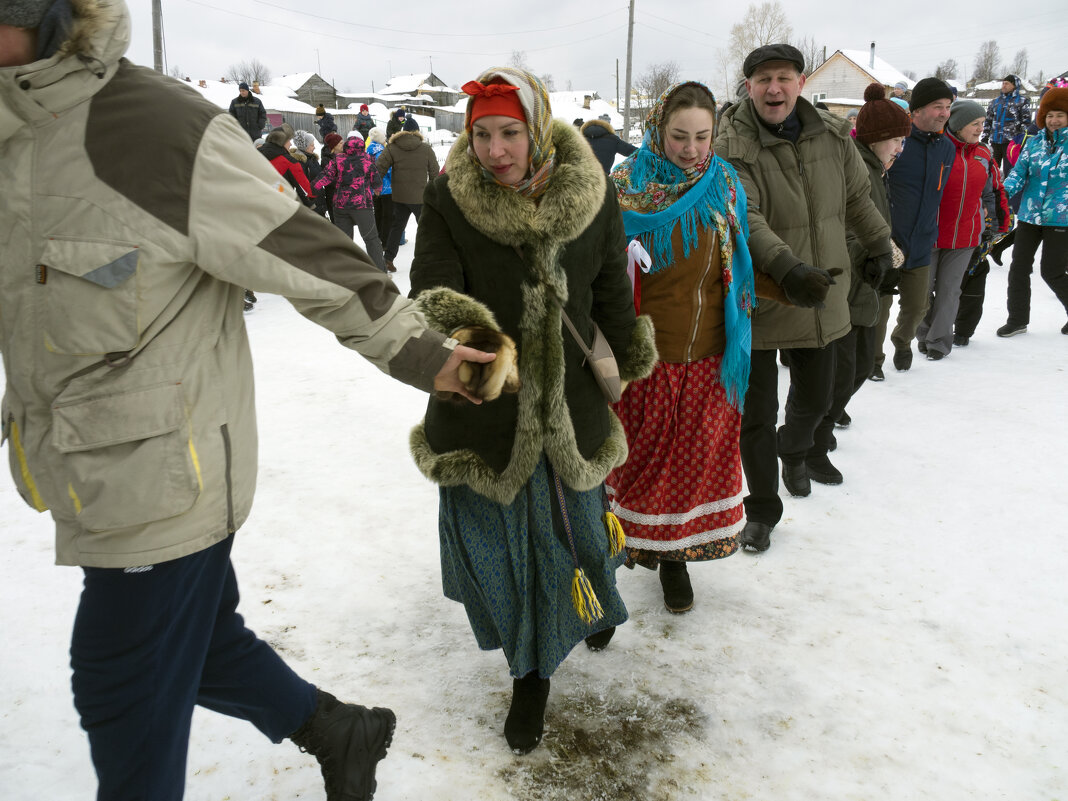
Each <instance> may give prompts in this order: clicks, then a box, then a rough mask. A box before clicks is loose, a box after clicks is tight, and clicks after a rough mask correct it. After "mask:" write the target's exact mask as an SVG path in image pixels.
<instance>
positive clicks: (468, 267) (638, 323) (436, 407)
mask: <svg viewBox="0 0 1068 801" xmlns="http://www.w3.org/2000/svg"><path fill="white" fill-rule="evenodd" d="M553 142H554V144H555V146H556V168H555V171H554V172H553V175H552V178H551V179H550V181H549V185H548V187H547V188H546V190H545V192H544V194H543V195H542V196H541V198H540V200H539V202H538V203H535V202H534V201H533V200H532V199H530V198H527V197H524V196H522V195H520V194H519V193H517V192H515V191H513V190H511V189H508V188H505V187H501V186H498V185H497V184H493V183H490V182H488V181H486V179H485V178H484V177H483V175H482V171H481V169H480V167H479V166H478V165H477V164H476V163H474V161H473V160H472V159H470V158H469V157H468V155H467V135H466V134H465V135H462V136H461V137H460V139H459V140H458V141H457V142H456V144H455V145H454V146H453V148H452V151H451V152H450V154H449V157H448V159H447V160H446V163H445V165H446V174H445V175H443V176H441V177H440V178H437V179H436V180H435V181H433V182H432V183H431V184H430V185H429V186H427V189H426V193H425V195H424V198H423V211H422V216H421V217H420V219H419V236H418V239H417V240H416V252H415V260H414V261H413V263H412V272H411V280H412V290H411V295H412V297H414V298H417V300H418V303H419V305H420V307H421V308H422V310H423V312H424V314H425V315H426V318H427V322H428V323H429V325H430V327H431V328H435V329H437V330H439V331H442V332H444V333H446V334H451V333H452V332H454V331H456V330H457V329H459V328H463V327H465V326H469V325H488V326H490V327H492V328H495V329H499V330H502V331H504V332H505V333H507V334H508V335H509V336H511V337H512V339H514V340H515V341H516V343H517V345H518V350H519V376H520V380H521V382H522V386H521V388H520V390H519V393H518V394H514V395H502V396H501V397H500V398H499V399H497V400H495V401H491V402H488V403H484V404H482V405H480V406H476V405H474V404H470V403H466V402H463V403H460V402H456V401H450V400H441V399H438V398H435V397H431V399H430V402H429V404H428V406H427V412H426V417H425V418H424V420H423V422H422V423H420V424H419V425H418V426H417V427H416V428H415V429H414V430H413V431H412V436H411V446H412V453H413V455H414V457H415V461H416V464H417V465H418V467H419V469H420V470H421V471H422V472H423V474H424V475H426V476H427V477H428V478H429V479H431V480H432V481H435V482H437V483H438V484H442V485H445V486H457V485H461V484H466V485H468V486H470V487H471V488H472V489H474V490H475V491H476V492H479V493H480V494H482V495H485V496H486V497H488V498H490V499H492V500H494V501H497V502H499V503H510V502H511V501H512V499H513V498H514V497H515V495H516V493H517V492H518V491H519V490H520V489H521V488H522V487H523V485H524V484H525V483H526V482H527V480H528V479H529V478H530V476H531V474H532V473H533V471H534V468H535V466H536V465H537V463H538V460H539V459H540V458H541V454H542V453H543V452H544V453H545V454H546V455H547V456H548V458H549V460H550V462H551V463H552V465H553V467H554V468H555V469H556V471H557V473H558V474H559V475H560V478H561V479H562V480H563V481H564V483H566V484H567V485H568V486H569V487H572V488H573V489H576V490H588V489H592V488H593V487H596V486H597V485H598V484H600V483H601V482H602V481H603V480H604V478H605V476H606V475H607V474H608V471H609V470H611V469H612V468H613V467H616V466H617V465H620V464H622V463H623V461H624V460H625V459H626V456H627V444H626V437H625V436H624V433H623V429H622V426H621V425H620V423H619V420H618V419H616V416H615V414H613V413H612V411H611V410H610V409H609V407H608V404H607V402H606V401H605V399H604V396H603V395H602V394H601V391H600V389H599V388H598V386H597V383H596V381H595V379H594V377H593V374H592V372H591V371H590V368H589V367H588V366H586V365H585V364H584V357H583V355H582V352H581V351H580V350H579V347H578V345H577V344H576V343H575V341H574V339H573V338H572V336H571V334H570V332H568V331H567V330H566V329H565V328H564V326H563V323H562V321H561V316H560V309H559V307H558V306H557V304H556V303H555V302H554V301H553V296H554V295H555V296H556V297H558V298H559V299H560V300H561V301H562V302H563V303H564V307H565V308H566V310H567V314H568V316H569V317H570V318H571V321H572V322H573V323H574V324H575V327H576V328H577V329H578V331H579V333H580V334H581V335H582V336H583V338H584V339H585V340H586V342H587V343H589V342H590V341H591V340H592V337H593V322H594V321H596V323H597V325H598V326H600V328H601V330H602V331H603V332H604V335H605V338H606V339H607V340H608V342H609V344H611V346H612V350H613V352H614V353H615V354H616V359H617V361H618V363H619V368H620V376H621V377H622V378H623V380H625V381H633V380H637V379H639V378H643V377H645V376H647V375H648V374H649V373H650V372H651V371H652V368H653V365H654V364H655V362H656V346H655V345H654V339H653V329H652V324H651V322H650V321H649V319H648V318H647V317H641V318H635V315H634V303H633V296H632V290H631V285H630V280H629V279H628V278H627V273H626V266H627V259H626V252H625V248H626V239H625V237H624V234H623V221H622V218H621V217H620V212H619V206H618V203H617V201H616V194H615V191H614V189H613V188H612V187H611V186H609V185H608V184H607V181H606V180H605V175H604V171H603V170H602V169H601V167H600V165H599V164H598V163H597V161H596V159H595V158H594V157H593V154H592V153H591V152H590V149H589V147H588V146H587V145H586V143H585V142H584V141H583V140H582V139H581V137H580V135H579V134H578V133H577V132H576V131H575V130H574V129H573V128H572V127H571V126H570V125H567V124H566V123H563V122H560V121H554V123H553Z"/></svg>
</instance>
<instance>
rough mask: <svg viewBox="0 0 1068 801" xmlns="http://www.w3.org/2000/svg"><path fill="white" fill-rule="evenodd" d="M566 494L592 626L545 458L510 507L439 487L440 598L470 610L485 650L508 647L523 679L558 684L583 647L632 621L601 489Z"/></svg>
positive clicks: (512, 669) (620, 559)
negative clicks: (560, 672)
mask: <svg viewBox="0 0 1068 801" xmlns="http://www.w3.org/2000/svg"><path fill="white" fill-rule="evenodd" d="M563 491H564V499H565V503H566V504H567V514H568V519H569V520H570V522H571V532H572V535H573V538H574V544H575V553H576V554H577V556H578V561H579V564H580V565H581V566H582V570H583V572H584V573H585V574H586V577H587V578H588V579H589V580H590V583H591V584H592V585H593V589H594V592H595V593H596V595H597V599H598V600H599V601H600V603H601V607H602V608H603V609H604V616H603V617H601V618H600V619H598V620H595V621H594V622H593V623H592V624H589V625H587V624H586V623H585V622H583V620H582V619H581V618H580V617H579V615H578V613H577V612H576V611H575V607H574V606H573V605H572V602H571V582H572V579H573V577H574V575H575V561H574V558H573V556H572V549H571V546H570V544H569V542H568V535H567V531H566V530H565V528H564V521H563V516H562V515H561V513H560V503H559V501H558V500H557V495H556V487H555V485H554V482H553V475H552V471H551V468H550V467H549V462H548V460H547V459H546V458H545V456H544V455H543V456H542V458H541V461H540V462H539V463H538V466H537V468H536V469H535V470H534V474H533V475H532V476H531V477H530V479H528V481H527V483H526V485H524V487H523V489H521V490H520V491H519V494H518V495H517V496H516V497H515V499H514V500H513V501H512V502H511V503H510V504H507V505H505V504H500V503H496V502H494V501H491V500H489V499H488V498H486V497H485V496H484V495H479V494H478V493H477V492H475V491H474V490H472V489H471V488H470V487H467V486H459V487H441V488H440V495H441V504H440V509H439V516H438V522H439V535H440V540H441V582H442V589H443V590H444V592H445V596H446V597H447V598H451V599H452V600H454V601H459V602H460V603H462V604H463V605H464V608H465V609H466V610H467V617H468V620H470V621H471V629H472V630H473V631H474V633H475V639H476V640H477V641H478V645H479V647H480V648H482V649H483V650H487V651H489V650H494V649H496V648H502V649H503V650H504V655H505V657H506V658H507V660H508V665H509V668H510V672H511V674H512V676H515V677H517V678H518V677H521V676H525V675H526V674H527V673H530V672H531V671H534V670H536V671H538V675H540V676H541V677H542V678H548V677H550V676H552V674H553V672H554V671H555V670H556V668H557V667H558V666H559V665H560V663H561V662H563V661H564V658H565V657H566V656H567V655H568V653H570V651H571V649H572V648H574V647H575V646H576V645H577V644H578V643H579V642H581V641H582V640H583V639H584V638H586V637H588V636H590V635H591V634H594V633H596V632H598V631H601V630H602V629H606V628H608V627H609V626H618V625H620V624H621V623H623V622H624V621H625V620H626V619H627V608H626V607H625V606H624V605H623V599H622V598H620V597H619V592H618V591H617V590H616V575H615V572H616V568H618V567H619V566H620V565H621V564H623V560H624V558H625V554H624V553H620V554H618V555H616V556H610V555H609V553H610V549H609V540H608V534H607V531H606V530H605V525H604V520H603V517H604V512H605V492H604V487H603V485H602V486H600V487H597V488H595V489H592V490H588V491H586V492H576V491H574V490H572V489H569V488H568V487H566V486H564V487H563Z"/></svg>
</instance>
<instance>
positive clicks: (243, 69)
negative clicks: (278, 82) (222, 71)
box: [226, 58, 271, 86]
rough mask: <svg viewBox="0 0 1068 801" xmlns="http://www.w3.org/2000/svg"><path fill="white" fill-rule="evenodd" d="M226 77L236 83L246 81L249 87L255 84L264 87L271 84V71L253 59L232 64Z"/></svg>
mask: <svg viewBox="0 0 1068 801" xmlns="http://www.w3.org/2000/svg"><path fill="white" fill-rule="evenodd" d="M226 77H227V78H229V79H230V80H231V81H233V82H234V83H241V82H242V81H244V82H245V83H247V84H248V85H249V86H251V85H252V84H253V83H255V82H258V83H260V84H261V85H262V84H268V83H270V82H271V71H270V70H269V69H267V65H266V64H264V63H263V62H262V61H260V60H259V59H258V58H253V59H250V60H248V61H242V62H241V63H239V64H231V65H230V66H229V68H228V69H227V71H226Z"/></svg>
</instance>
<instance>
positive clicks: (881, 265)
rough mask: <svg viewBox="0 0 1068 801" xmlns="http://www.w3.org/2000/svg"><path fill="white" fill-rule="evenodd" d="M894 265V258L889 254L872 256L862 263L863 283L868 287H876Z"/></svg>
mask: <svg viewBox="0 0 1068 801" xmlns="http://www.w3.org/2000/svg"><path fill="white" fill-rule="evenodd" d="M893 264H894V257H893V256H892V255H891V254H890V253H884V254H883V255H882V256H873V257H872V258H869V259H868V260H867V261H865V262H864V281H865V282H866V283H867V284H868V286H872V287H878V286H879V285H880V284H882V282H883V277H884V276H885V275H886V271H887V270H889V269H890V268H891V267H892V266H893Z"/></svg>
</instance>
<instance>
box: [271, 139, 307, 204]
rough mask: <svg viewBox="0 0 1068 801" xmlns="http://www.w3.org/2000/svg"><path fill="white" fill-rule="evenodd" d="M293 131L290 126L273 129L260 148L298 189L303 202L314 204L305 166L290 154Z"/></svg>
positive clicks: (279, 172) (298, 194) (282, 174)
mask: <svg viewBox="0 0 1068 801" xmlns="http://www.w3.org/2000/svg"><path fill="white" fill-rule="evenodd" d="M292 131H293V129H292V128H289V126H283V127H281V128H275V129H273V130H272V131H271V132H270V133H269V134H267V141H266V142H264V143H263V147H261V148H260V153H261V154H262V155H263V157H264V158H265V159H267V161H269V162H271V164H272V165H273V166H274V168H275V169H276V170H278V174H279V175H281V176H282V177H283V178H285V179H286V181H288V182H289V185H290V186H292V187H293V188H294V189H295V190H297V197H299V198H300V200H301V202H302V203H304V204H305V205H312V204H313V203H314V201H315V192H314V191H312V188H311V184H310V183H308V176H307V175H305V174H304V168H303V167H301V166H300V164H299V163H298V162H297V160H296V159H295V158H293V157H292V156H291V155H289V146H290V145H291V144H293V143H292V141H290V140H291V139H292V138H293V133H292Z"/></svg>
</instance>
